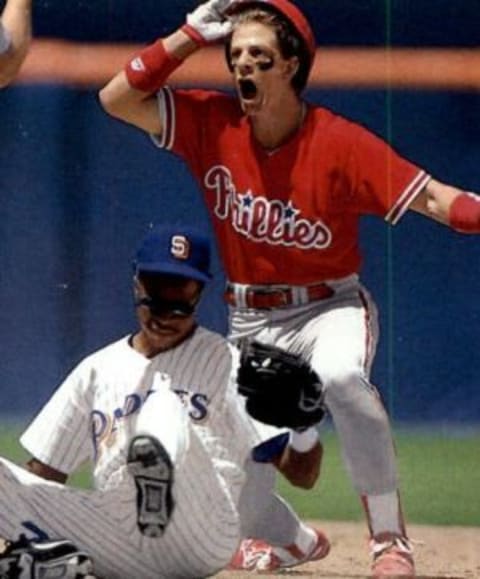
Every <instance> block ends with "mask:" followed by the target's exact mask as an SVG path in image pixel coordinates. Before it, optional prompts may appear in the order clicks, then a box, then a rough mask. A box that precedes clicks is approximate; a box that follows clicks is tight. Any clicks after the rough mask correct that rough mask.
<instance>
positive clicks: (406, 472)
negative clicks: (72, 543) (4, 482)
mask: <svg viewBox="0 0 480 579" xmlns="http://www.w3.org/2000/svg"><path fill="white" fill-rule="evenodd" d="M18 435H19V430H18V429H14V428H6V427H4V428H0V455H2V456H5V457H6V458H9V459H10V460H13V461H14V462H17V463H20V464H21V463H23V462H24V461H25V459H26V458H27V456H26V453H25V452H24V451H23V450H22V449H21V447H20V445H19V443H18ZM322 440H323V442H324V446H325V456H324V460H323V465H322V475H321V477H320V480H319V482H318V483H317V485H316V486H315V488H314V489H312V490H310V491H302V490H299V489H295V488H293V487H291V486H290V485H288V483H285V482H284V481H282V480H281V479H279V491H280V493H281V494H282V495H283V496H285V497H286V498H287V499H288V500H289V501H290V502H291V504H292V505H293V506H294V508H295V509H296V510H297V512H298V513H299V515H300V516H301V517H302V518H309V519H316V518H320V519H325V520H345V521H348V520H359V521H360V520H362V519H363V512H362V509H361V507H360V503H359V501H358V498H357V495H356V493H355V492H354V490H353V489H352V486H351V484H350V481H349V479H348V477H347V475H346V473H345V471H344V468H343V464H342V461H341V458H340V451H339V447H338V439H337V437H336V435H335V434H334V433H333V432H327V433H324V434H322ZM395 441H396V446H397V455H398V463H399V470H400V479H401V488H402V497H403V508H404V511H405V515H406V518H407V521H408V522H410V523H421V524H438V525H467V526H479V525H480V501H479V500H478V489H480V433H478V432H477V433H474V434H468V435H467V434H465V435H463V436H460V435H459V436H454V435H453V434H451V433H450V434H449V433H448V432H447V433H437V432H435V433H429V432H426V431H418V432H415V431H400V432H398V433H397V434H396V435H395ZM89 480H90V479H89V475H88V472H87V471H86V470H85V469H84V470H82V471H80V472H79V473H77V474H76V475H75V476H74V477H72V479H71V481H70V484H72V485H75V486H77V485H78V486H81V487H86V486H88V485H89Z"/></svg>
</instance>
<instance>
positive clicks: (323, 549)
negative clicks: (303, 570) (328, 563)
mask: <svg viewBox="0 0 480 579" xmlns="http://www.w3.org/2000/svg"><path fill="white" fill-rule="evenodd" d="M313 531H314V532H315V535H316V541H315V543H314V545H313V546H312V548H311V549H310V550H309V551H308V553H304V552H303V551H301V550H300V549H299V548H298V547H297V546H296V545H290V546H288V547H283V548H280V547H272V546H271V545H270V544H268V543H266V542H265V541H261V540H258V539H244V540H243V541H242V542H241V543H240V547H239V548H238V550H237V552H236V553H235V555H234V556H233V558H232V560H231V561H230V565H229V566H228V569H230V570H244V571H263V572H265V571H276V570H278V569H287V568H290V567H296V566H297V565H303V564H304V563H308V562H310V561H319V560H320V559H323V558H324V557H326V556H327V555H328V553H329V552H330V542H329V540H328V539H327V537H326V536H325V535H324V534H323V533H322V531H319V530H318V529H313Z"/></svg>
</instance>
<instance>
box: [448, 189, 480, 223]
mask: <svg viewBox="0 0 480 579" xmlns="http://www.w3.org/2000/svg"><path fill="white" fill-rule="evenodd" d="M448 221H449V224H450V226H451V227H452V228H453V229H455V230H456V231H459V232H460V233H480V197H479V196H478V195H475V194H474V193H462V194H461V195H458V196H457V197H455V199H454V200H453V203H452V204H451V206H450V212H449V216H448Z"/></svg>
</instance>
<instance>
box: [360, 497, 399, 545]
mask: <svg viewBox="0 0 480 579" xmlns="http://www.w3.org/2000/svg"><path fill="white" fill-rule="evenodd" d="M363 500H364V503H365V507H366V511H367V517H368V520H369V524H370V528H371V531H372V535H373V536H374V537H375V536H376V535H378V534H380V533H385V532H387V533H395V534H398V535H402V536H403V535H404V529H403V520H402V513H401V511H400V501H399V497H398V493H397V491H393V492H390V493H385V494H382V495H364V496H363Z"/></svg>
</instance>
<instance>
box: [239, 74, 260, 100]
mask: <svg viewBox="0 0 480 579" xmlns="http://www.w3.org/2000/svg"><path fill="white" fill-rule="evenodd" d="M238 87H239V89H240V95H241V97H242V99H244V100H246V101H251V100H253V99H254V98H255V97H256V96H257V92H258V89H257V85H256V84H255V83H254V82H253V80H250V79H242V80H240V81H239V82H238Z"/></svg>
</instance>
